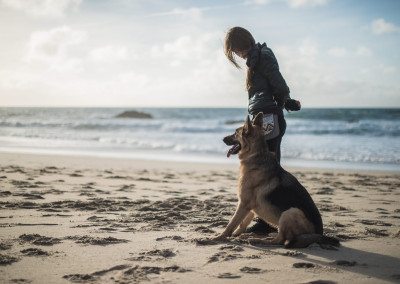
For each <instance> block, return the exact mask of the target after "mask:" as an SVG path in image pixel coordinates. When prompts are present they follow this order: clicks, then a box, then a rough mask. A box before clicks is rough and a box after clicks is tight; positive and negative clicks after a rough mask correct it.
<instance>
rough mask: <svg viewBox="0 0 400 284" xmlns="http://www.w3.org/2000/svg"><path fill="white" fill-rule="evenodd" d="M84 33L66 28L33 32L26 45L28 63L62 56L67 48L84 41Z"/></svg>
mask: <svg viewBox="0 0 400 284" xmlns="http://www.w3.org/2000/svg"><path fill="white" fill-rule="evenodd" d="M85 37H86V33H85V32H82V31H74V30H72V29H71V28H69V27H67V26H63V27H59V28H54V29H51V30H48V31H37V32H33V33H32V34H31V37H30V41H29V43H28V48H29V51H28V56H27V59H28V61H33V60H43V61H49V60H50V61H51V60H52V59H54V58H56V57H59V56H62V55H63V54H64V53H65V52H66V49H67V47H68V46H71V45H76V44H79V43H81V42H83V41H84V39H85Z"/></svg>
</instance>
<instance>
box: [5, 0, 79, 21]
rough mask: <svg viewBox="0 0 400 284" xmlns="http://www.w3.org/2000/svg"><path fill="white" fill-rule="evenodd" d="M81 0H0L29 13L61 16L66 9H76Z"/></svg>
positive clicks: (6, 4)
mask: <svg viewBox="0 0 400 284" xmlns="http://www.w3.org/2000/svg"><path fill="white" fill-rule="evenodd" d="M81 2H82V0H0V3H2V4H3V5H5V6H8V7H10V8H12V9H15V10H21V11H23V12H25V13H27V14H29V15H33V16H39V17H40V16H43V17H62V16H64V14H65V12H66V11H67V10H73V9H76V8H77V7H78V6H79V4H80V3H81Z"/></svg>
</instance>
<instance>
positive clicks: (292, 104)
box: [285, 99, 301, 111]
mask: <svg viewBox="0 0 400 284" xmlns="http://www.w3.org/2000/svg"><path fill="white" fill-rule="evenodd" d="M285 109H286V110H287V111H298V110H300V109H301V103H300V102H299V101H296V100H293V99H288V100H287V101H286V103H285Z"/></svg>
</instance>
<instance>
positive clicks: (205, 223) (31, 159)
mask: <svg viewBox="0 0 400 284" xmlns="http://www.w3.org/2000/svg"><path fill="white" fill-rule="evenodd" d="M287 170H289V171H290V172H291V173H292V174H294V175H295V176H296V177H297V178H298V179H299V181H300V182H301V183H302V184H303V185H304V186H305V187H306V188H307V190H308V191H309V192H310V194H311V195H312V197H313V199H314V201H315V202H316V204H317V207H318V208H319V210H320V212H321V214H322V218H323V222H324V229H325V233H326V234H327V235H329V236H333V237H336V238H338V239H339V240H340V241H341V246H340V247H339V248H335V247H330V246H325V247H320V246H319V245H317V244H315V245H311V246H310V247H308V248H304V249H285V248H283V247H267V246H261V245H258V246H254V245H251V244H249V243H248V242H247V241H246V239H247V238H248V237H249V235H243V236H242V237H240V238H233V239H232V240H230V241H229V242H224V243H217V244H207V243H203V242H202V241H199V240H201V239H204V238H207V237H210V236H214V235H216V234H217V233H219V232H221V231H222V230H223V228H224V226H226V224H227V222H228V221H229V219H230V217H231V216H232V214H233V213H234V209H235V205H236V202H237V198H236V190H237V174H238V166H237V165H231V164H224V165H223V164H202V163H178V162H175V163H173V162H171V163H168V162H157V161H141V160H131V159H111V158H109V159H107V158H93V157H70V156H50V155H29V154H12V153H1V154H0V226H1V229H0V283H141V282H144V283H146V282H151V283H400V202H399V201H400V190H399V185H400V174H399V173H389V172H354V171H339V170H334V171H333V170H328V169H324V170H315V169H287Z"/></svg>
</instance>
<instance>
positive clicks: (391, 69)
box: [379, 64, 396, 73]
mask: <svg viewBox="0 0 400 284" xmlns="http://www.w3.org/2000/svg"><path fill="white" fill-rule="evenodd" d="M379 68H380V69H381V70H382V71H383V72H384V73H394V72H396V67H394V66H387V65H384V64H380V65H379Z"/></svg>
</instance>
